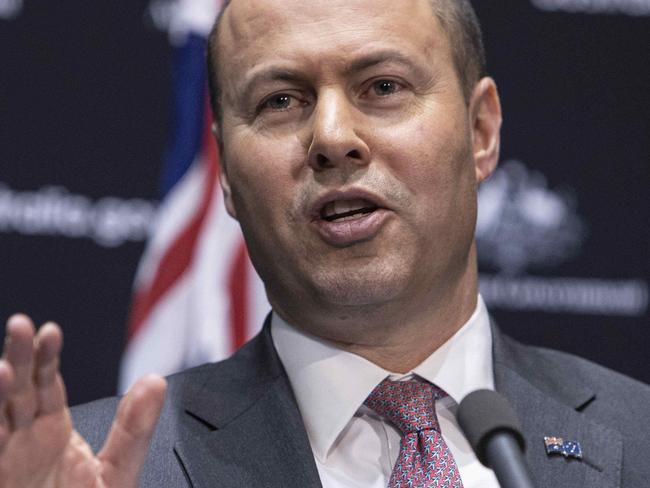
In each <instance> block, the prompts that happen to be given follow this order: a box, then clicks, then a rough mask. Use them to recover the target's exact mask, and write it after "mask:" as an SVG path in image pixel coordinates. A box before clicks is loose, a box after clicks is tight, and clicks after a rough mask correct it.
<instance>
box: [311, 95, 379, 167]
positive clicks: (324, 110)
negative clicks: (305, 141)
mask: <svg viewBox="0 0 650 488" xmlns="http://www.w3.org/2000/svg"><path fill="white" fill-rule="evenodd" d="M312 117H313V119H312V124H313V132H312V139H311V144H310V146H309V153H308V160H309V166H311V167H312V169H314V170H315V171H323V170H326V169H328V168H335V167H339V166H343V165H357V166H365V165H367V164H368V163H369V162H370V149H369V147H368V145H367V143H366V142H365V141H364V140H363V138H362V137H361V135H360V131H361V130H362V127H361V125H362V124H361V121H360V115H359V113H358V112H357V110H356V108H355V107H354V106H353V105H352V104H351V102H350V101H349V100H348V99H347V96H346V95H345V94H344V93H338V92H334V91H332V92H329V93H325V94H323V95H321V96H320V97H319V100H318V103H317V104H316V107H315V110H314V113H313V115H312Z"/></svg>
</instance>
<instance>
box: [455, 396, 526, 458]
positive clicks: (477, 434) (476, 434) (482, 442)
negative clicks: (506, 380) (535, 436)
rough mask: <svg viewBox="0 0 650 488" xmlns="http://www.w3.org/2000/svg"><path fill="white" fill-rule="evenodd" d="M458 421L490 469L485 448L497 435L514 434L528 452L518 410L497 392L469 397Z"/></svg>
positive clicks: (476, 451) (463, 402)
mask: <svg viewBox="0 0 650 488" xmlns="http://www.w3.org/2000/svg"><path fill="white" fill-rule="evenodd" d="M456 418H457V419H458V424H459V425H460V428H461V429H462V431H463V432H464V434H465V437H467V440H469V443H470V445H471V446H472V449H474V452H475V453H476V456H477V457H478V459H479V461H481V463H483V465H485V466H487V467H489V465H488V462H487V459H486V449H485V447H486V444H487V442H488V441H489V440H490V438H491V437H492V436H493V435H494V434H498V433H507V434H510V435H512V436H513V437H514V438H515V439H516V440H517V443H518V444H519V447H520V448H521V451H522V452H524V451H525V450H526V442H525V441H524V436H523V434H522V433H521V426H520V425H519V420H517V416H516V415H515V412H514V410H513V409H512V407H511V406H510V404H509V403H508V401H507V400H506V399H505V398H503V397H502V396H501V395H499V394H498V393H497V392H496V391H492V390H476V391H473V392H472V393H470V394H469V395H467V396H466V397H465V398H463V401H461V402H460V405H459V407H458V414H457V415H456Z"/></svg>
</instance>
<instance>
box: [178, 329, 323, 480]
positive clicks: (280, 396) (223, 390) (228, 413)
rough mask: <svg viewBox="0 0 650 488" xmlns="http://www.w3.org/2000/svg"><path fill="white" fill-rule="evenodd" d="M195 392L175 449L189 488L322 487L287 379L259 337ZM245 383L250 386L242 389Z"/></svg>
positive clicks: (265, 335)
mask: <svg viewBox="0 0 650 488" xmlns="http://www.w3.org/2000/svg"><path fill="white" fill-rule="evenodd" d="M223 364H224V365H223V366H222V367H221V368H220V369H216V368H213V369H212V370H211V371H212V374H211V376H210V377H209V378H207V380H206V381H205V382H204V383H203V384H202V385H201V386H200V387H198V388H196V389H194V390H193V391H189V390H188V389H187V388H186V391H184V392H183V396H184V398H185V399H186V400H185V405H184V408H185V414H186V419H185V423H186V428H183V429H182V432H181V433H180V434H179V439H178V441H177V442H176V445H175V447H174V449H175V453H176V455H177V457H178V458H179V460H180V462H181V463H182V465H183V467H184V470H185V473H186V475H187V477H188V479H189V480H190V483H191V486H192V487H194V488H212V487H215V486H219V488H241V487H242V486H260V487H269V488H272V487H277V488H281V487H286V486H300V487H305V488H317V487H320V486H321V484H320V480H319V477H318V472H317V469H316V464H315V462H314V458H313V454H312V451H311V447H310V445H309V441H308V439H307V434H306V432H305V428H304V425H303V422H302V418H301V416H300V412H299V411H298V407H297V405H296V402H295V399H294V396H293V392H292V391H291V387H290V386H289V381H288V379H287V376H286V373H285V372H284V369H283V368H282V365H281V363H280V361H279V359H278V357H277V354H276V352H275V349H274V347H273V345H272V340H271V336H270V329H269V326H268V320H267V324H266V325H265V327H264V330H263V331H262V333H261V334H260V335H259V336H258V337H257V338H256V339H254V340H253V341H252V342H251V343H249V344H248V345H247V346H245V347H244V348H243V349H242V350H241V351H240V352H238V353H237V354H236V355H235V356H234V357H233V358H232V359H231V360H229V361H228V362H227V363H223ZM242 385H247V387H246V388H242V387H241V386H242Z"/></svg>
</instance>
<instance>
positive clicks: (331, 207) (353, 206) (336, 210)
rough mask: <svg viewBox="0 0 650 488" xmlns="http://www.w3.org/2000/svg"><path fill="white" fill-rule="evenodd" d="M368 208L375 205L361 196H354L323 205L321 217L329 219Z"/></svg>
mask: <svg viewBox="0 0 650 488" xmlns="http://www.w3.org/2000/svg"><path fill="white" fill-rule="evenodd" d="M368 208H373V209H374V208H376V205H374V204H372V203H370V202H369V201H368V200H364V199H362V198H356V199H353V200H337V201H334V202H330V203H328V204H327V205H325V207H324V208H323V210H322V212H321V215H322V216H323V218H326V219H331V218H335V217H336V216H337V215H343V214H349V213H354V212H358V211H361V210H364V209H368Z"/></svg>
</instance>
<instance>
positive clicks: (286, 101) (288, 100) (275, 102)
mask: <svg viewBox="0 0 650 488" xmlns="http://www.w3.org/2000/svg"><path fill="white" fill-rule="evenodd" d="M294 102H295V100H294V98H293V97H292V96H291V95H287V94H286V93H280V94H278V95H274V96H272V97H271V98H269V99H268V100H266V101H265V102H264V103H263V104H262V108H263V109H264V108H270V109H271V110H286V109H288V108H290V107H291V105H292V103H294Z"/></svg>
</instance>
